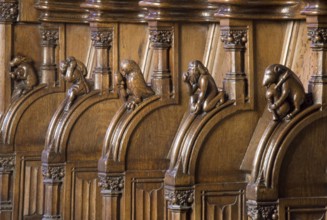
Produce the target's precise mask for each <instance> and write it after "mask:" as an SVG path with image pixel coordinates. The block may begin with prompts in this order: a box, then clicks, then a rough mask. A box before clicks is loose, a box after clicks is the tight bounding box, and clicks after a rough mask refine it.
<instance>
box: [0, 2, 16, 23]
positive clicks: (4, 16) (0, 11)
mask: <svg viewBox="0 0 327 220" xmlns="http://www.w3.org/2000/svg"><path fill="white" fill-rule="evenodd" d="M17 17H18V3H17V2H0V22H15V21H16V20H17Z"/></svg>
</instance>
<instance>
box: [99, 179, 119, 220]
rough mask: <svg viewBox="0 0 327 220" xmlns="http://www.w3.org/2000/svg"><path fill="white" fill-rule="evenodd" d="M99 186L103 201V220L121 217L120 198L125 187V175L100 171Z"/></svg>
mask: <svg viewBox="0 0 327 220" xmlns="http://www.w3.org/2000/svg"><path fill="white" fill-rule="evenodd" d="M99 187H100V188H101V194H102V201H103V208H102V210H103V211H102V220H117V219H120V200H121V196H122V193H123V188H124V176H123V175H120V176H111V175H108V174H105V173H100V174H99Z"/></svg>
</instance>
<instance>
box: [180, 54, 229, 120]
mask: <svg viewBox="0 0 327 220" xmlns="http://www.w3.org/2000/svg"><path fill="white" fill-rule="evenodd" d="M183 81H184V82H185V83H186V85H187V86H188V89H189V94H190V96H191V98H190V109H191V112H192V113H194V114H200V113H201V112H209V111H211V110H213V109H214V108H215V107H216V106H219V105H221V104H223V103H224V102H225V92H223V91H221V92H219V91H218V88H217V86H216V83H215V81H214V79H213V78H212V76H211V75H210V73H209V71H208V69H207V68H206V67H205V66H204V65H203V64H202V62H201V61H199V60H194V61H191V62H190V63H189V65H188V71H187V72H186V73H184V74H183Z"/></svg>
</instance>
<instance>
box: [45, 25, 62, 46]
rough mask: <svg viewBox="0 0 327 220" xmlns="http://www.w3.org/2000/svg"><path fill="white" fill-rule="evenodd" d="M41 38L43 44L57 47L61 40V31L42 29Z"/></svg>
mask: <svg viewBox="0 0 327 220" xmlns="http://www.w3.org/2000/svg"><path fill="white" fill-rule="evenodd" d="M41 39H42V40H41V46H53V47H55V46H56V45H57V41H58V40H59V32H58V30H54V29H41Z"/></svg>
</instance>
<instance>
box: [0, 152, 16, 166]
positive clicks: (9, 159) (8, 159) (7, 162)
mask: <svg viewBox="0 0 327 220" xmlns="http://www.w3.org/2000/svg"><path fill="white" fill-rule="evenodd" d="M14 166H15V156H5V155H0V170H12V169H13V168H14Z"/></svg>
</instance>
